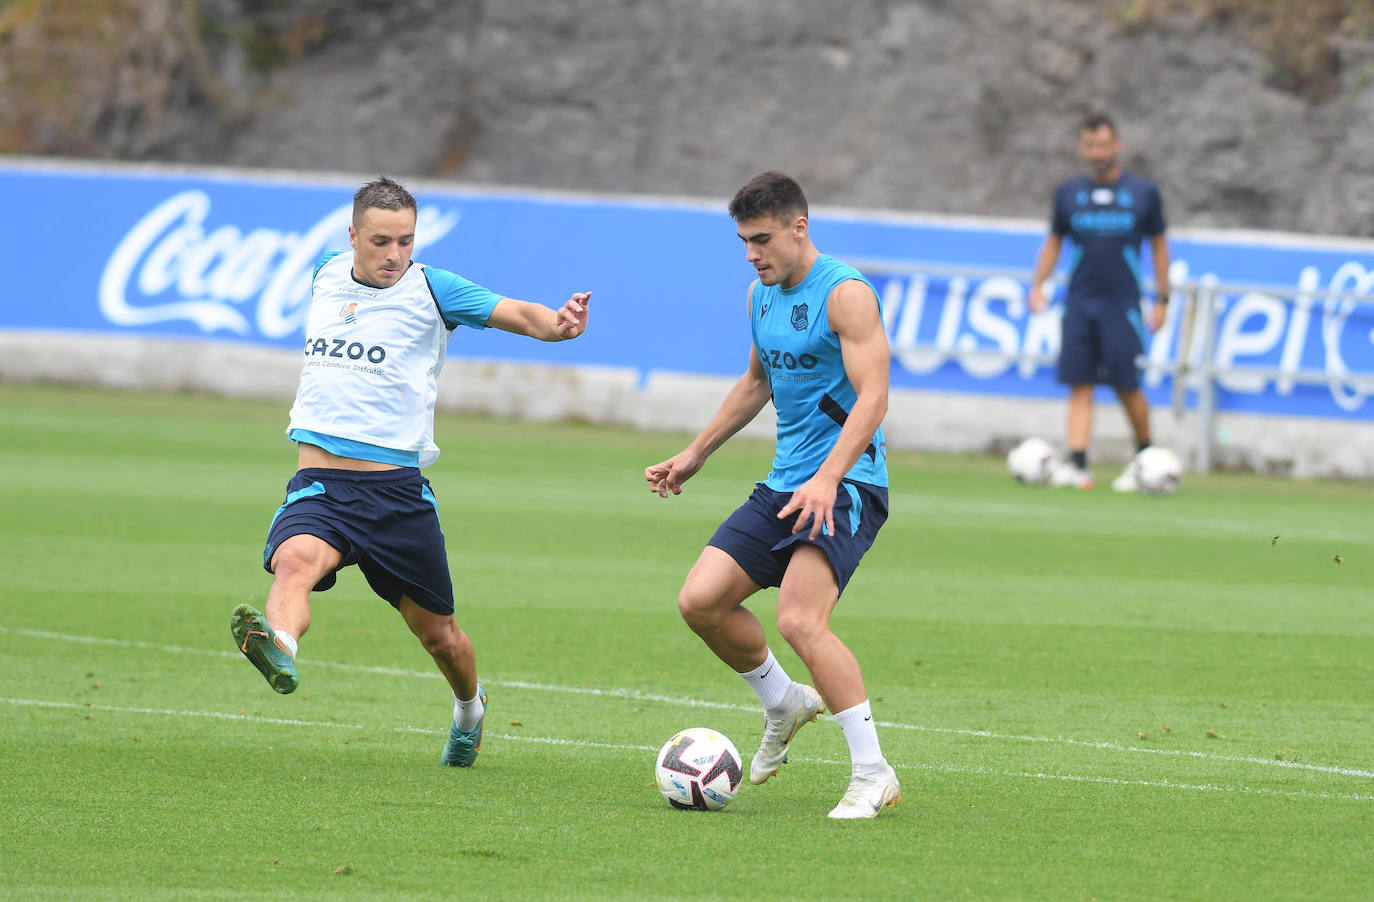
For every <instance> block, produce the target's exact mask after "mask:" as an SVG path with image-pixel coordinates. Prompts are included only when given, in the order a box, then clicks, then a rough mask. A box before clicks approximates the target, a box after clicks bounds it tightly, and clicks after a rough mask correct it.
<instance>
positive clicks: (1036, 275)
mask: <svg viewBox="0 0 1374 902" xmlns="http://www.w3.org/2000/svg"><path fill="white" fill-rule="evenodd" d="M1063 245H1064V236H1063V235H1059V234H1056V233H1054V232H1051V233H1050V234H1048V235H1046V236H1045V243H1044V244H1042V245H1040V253H1039V255H1038V256H1036V258H1035V269H1034V271H1032V273H1031V280H1030V298H1029V300H1030V308H1031V312H1032V313H1039V312H1040V311H1042V310H1044V309H1045V308H1046V307H1048V306H1049V304H1050V302H1049V299H1048V298H1046V297H1045V280H1046V279H1048V278H1049V277H1050V273H1051V272H1053V271H1054V264H1056V263H1058V262H1059V251H1060V249H1061V248H1062V247H1063Z"/></svg>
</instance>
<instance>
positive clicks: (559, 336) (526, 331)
mask: <svg viewBox="0 0 1374 902" xmlns="http://www.w3.org/2000/svg"><path fill="white" fill-rule="evenodd" d="M591 299H592V293H591V292H590V291H578V292H575V293H574V294H573V296H572V297H570V298H569V299H568V300H567V301H566V302H564V304H563V306H562V307H559V308H558V309H557V310H553V309H551V308H549V307H546V306H544V305H543V304H534V303H531V302H530V301H520V300H516V299H515V298H502V299H501V300H500V302H499V303H497V305H496V308H495V309H494V310H492V311H491V316H489V317H488V318H487V325H488V326H491V327H493V328H496V329H500V330H501V331H503V332H514V333H515V334H516V335H528V336H529V337H530V338H537V339H539V340H540V341H567V340H568V339H570V338H576V337H577V336H579V335H581V334H582V333H583V332H586V331H587V315H588V311H589V309H590V307H591Z"/></svg>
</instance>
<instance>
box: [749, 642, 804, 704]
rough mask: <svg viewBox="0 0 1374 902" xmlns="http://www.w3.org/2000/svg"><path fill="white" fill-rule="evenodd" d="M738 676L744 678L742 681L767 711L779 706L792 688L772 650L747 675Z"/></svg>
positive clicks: (789, 679) (790, 679)
mask: <svg viewBox="0 0 1374 902" xmlns="http://www.w3.org/2000/svg"><path fill="white" fill-rule="evenodd" d="M740 676H742V677H744V681H745V682H746V683H748V684H749V686H750V688H752V689H753V690H754V693H755V694H756V695H758V697H759V701H761V702H763V707H764V708H766V709H768V710H769V711H772V710H774V709H775V708H777V707H778V706H780V705H781V704H782V700H783V699H784V698H786V696H787V690H789V689H791V688H792V678H791V677H789V676H788V675H787V672H786V671H785V670H783V669H782V665H781V664H779V663H778V659H777V658H775V657H773V650H772V649H769V650H768V657H767V658H765V659H764V661H763V663H762V664H760V665H759V666H758V667H755V668H754V669H753V670H751V671H749V672H748V673H741V674H740Z"/></svg>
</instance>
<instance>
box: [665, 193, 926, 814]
mask: <svg viewBox="0 0 1374 902" xmlns="http://www.w3.org/2000/svg"><path fill="white" fill-rule="evenodd" d="M730 215H731V216H732V217H733V218H734V220H735V222H736V225H737V232H738V234H739V237H740V240H742V241H743V242H744V247H745V253H746V255H747V257H748V260H749V262H750V263H751V264H752V265H753V267H754V270H755V271H756V272H757V273H758V279H757V281H755V282H754V283H752V284H751V285H750V286H749V297H748V307H747V312H748V317H749V324H750V327H751V331H752V334H753V340H754V341H753V346H752V347H751V348H750V351H749V364H748V369H747V370H746V371H745V373H744V375H743V376H741V377H740V378H739V381H737V382H736V383H735V386H734V388H732V389H731V390H730V393H729V394H728V395H727V396H726V398H725V401H724V402H723V403H722V404H721V406H720V409H719V410H718V411H717V412H716V414H715V416H713V417H712V418H711V421H710V422H709V423H707V424H706V427H705V428H704V429H702V431H701V433H700V434H698V435H697V437H696V438H695V439H694V440H693V441H692V443H691V444H689V445H688V446H687V447H686V448H685V449H683V450H682V451H680V452H679V453H677V454H676V455H674V456H673V457H670V458H669V459H667V460H665V461H663V462H661V463H657V464H654V465H652V466H650V467H646V468H645V470H644V477H645V479H647V480H648V482H649V489H650V491H653V492H655V493H657V494H658V495H659V496H660V497H663V498H666V497H668V494H669V493H670V492H671V493H672V494H674V495H676V494H680V493H681V491H682V484H683V483H684V482H686V481H687V480H688V479H690V478H691V477H692V476H693V475H694V474H695V473H696V472H697V471H698V470H700V469H701V467H702V465H703V464H705V463H706V458H707V457H709V456H710V455H711V454H712V453H713V452H715V450H716V449H717V448H719V447H720V446H721V445H722V444H724V443H725V441H726V440H727V439H729V438H730V436H732V435H734V434H735V433H736V432H738V431H739V430H740V429H741V428H743V427H744V426H745V425H746V424H747V423H749V422H750V421H752V420H753V419H754V417H756V416H758V414H759V413H760V412H761V411H762V410H763V407H764V405H765V404H767V403H768V402H769V401H770V400H771V401H772V402H773V406H774V407H775V408H776V409H777V412H778V442H777V451H776V453H775V455H774V458H773V468H772V471H771V472H770V473H769V474H768V478H767V479H766V480H765V481H764V482H760V483H758V484H757V485H755V487H754V491H753V493H752V494H751V495H750V496H749V499H748V500H747V501H746V502H745V503H744V504H743V505H741V506H740V507H739V508H738V509H737V510H735V511H734V513H732V514H730V516H729V517H727V518H726V520H725V522H724V523H722V524H721V525H720V528H719V529H717V530H716V532H715V534H714V535H713V536H712V537H711V538H710V540H709V541H708V542H707V546H706V548H705V549H704V550H703V551H702V552H701V556H700V557H699V558H697V562H696V564H695V565H694V566H693V567H692V569H691V571H690V572H689V573H688V574H687V579H686V582H684V583H683V586H682V590H681V592H679V594H678V602H677V603H678V610H679V611H680V612H681V614H682V617H683V619H684V620H686V621H687V625H688V626H690V627H691V628H692V630H693V632H695V633H696V634H697V635H698V636H700V637H701V639H702V640H703V641H704V642H705V643H706V645H707V646H708V647H709V648H710V649H711V651H713V652H715V654H716V656H717V657H719V658H720V659H721V660H722V661H724V662H725V663H726V664H728V665H729V666H730V667H731V668H733V669H734V670H735V672H736V673H738V674H739V675H740V676H741V677H743V678H744V680H745V682H746V683H748V684H749V686H750V687H751V688H752V689H753V690H754V692H755V693H756V694H757V695H758V697H759V702H760V703H761V704H762V705H763V708H764V729H763V740H762V742H761V743H760V745H759V750H758V752H756V753H755V755H754V758H753V760H752V761H751V762H750V765H749V780H750V782H753V783H763V782H765V781H767V780H768V779H769V778H770V777H772V776H773V775H774V774H775V773H777V772H778V768H780V767H781V766H782V765H783V763H784V762H785V761H786V760H787V753H788V750H789V748H790V747H791V744H792V739H793V737H794V736H795V735H796V733H797V731H798V730H800V729H801V728H802V727H803V726H804V725H806V724H807V723H810V722H811V721H814V720H815V719H816V715H818V714H820V713H822V712H823V711H824V710H825V708H824V706H825V705H829V706H830V710H831V711H834V712H836V713H835V721H836V722H837V723H838V724H839V725H840V728H841V729H842V730H843V731H844V737H845V739H846V740H847V741H848V743H849V756H850V765H851V767H850V780H849V788H848V790H847V791H846V792H845V794H844V797H843V798H842V799H841V800H840V803H839V804H838V805H836V806H835V808H834V809H833V810H832V811H831V812H830V817H832V818H868V817H876V816H877V815H878V814H879V813H880V812H881V811H882V810H883V809H884V808H885V807H891V806H893V805H895V804H897V801H898V800H899V799H900V797H901V786H900V784H899V783H898V782H897V774H896V773H895V772H894V771H893V769H892V767H891V766H890V765H889V764H888V763H887V759H885V758H884V757H883V753H882V749H881V747H880V746H879V744H878V733H877V730H876V729H875V727H874V723H873V711H872V709H871V708H870V706H869V702H868V696H867V692H866V690H865V688H864V680H863V674H862V672H861V671H860V669H859V662H858V660H857V659H856V658H855V657H854V654H853V653H852V652H851V651H850V650H849V649H848V647H846V646H845V644H844V643H843V642H841V641H840V639H839V637H837V636H836V635H835V634H834V633H833V632H831V630H830V613H831V611H833V610H834V608H835V605H836V603H837V602H838V601H839V598H840V593H842V592H843V591H844V588H845V586H846V584H847V583H848V582H849V578H850V577H851V576H852V575H853V574H854V570H855V568H857V567H858V565H859V560H860V558H862V557H863V555H864V552H866V551H867V550H868V549H869V547H870V546H871V545H872V544H873V540H874V538H875V537H876V536H877V534H878V529H879V527H881V526H882V524H883V523H884V522H885V521H886V520H887V450H886V447H885V444H884V442H883V430H882V421H883V416H884V415H885V414H886V413H887V392H888V372H889V370H890V369H891V365H892V364H891V356H890V354H889V352H888V346H887V334H886V332H884V330H883V322H882V306H881V302H880V301H879V299H878V295H877V292H875V291H874V290H873V286H872V285H871V284H869V282H868V280H867V279H865V278H864V277H863V276H862V275H861V274H860V273H859V271H858V270H856V269H854V268H853V267H852V266H848V265H847V264H844V263H841V262H840V261H838V260H836V259H835V258H833V257H829V256H827V255H825V254H822V253H820V252H819V251H818V250H817V249H816V246H815V245H814V244H813V243H812V242H811V236H810V231H809V226H808V219H807V216H808V212H807V204H806V196H805V195H804V194H803V193H802V189H801V186H800V185H798V184H797V183H796V182H795V181H794V180H793V179H792V178H790V177H789V176H787V175H784V174H783V173H780V172H764V173H761V174H759V175H757V176H755V177H754V178H753V179H751V180H750V181H749V182H748V183H746V184H745V185H744V187H743V188H741V189H740V190H739V191H738V192H737V193H736V194H735V197H734V199H733V200H731V201H730ZM764 586H777V587H778V632H780V633H781V634H782V636H783V638H784V639H786V640H787V642H788V644H789V645H791V646H792V649H793V650H794V651H795V652H796V653H797V655H798V657H800V658H801V659H802V663H803V664H805V665H806V668H807V670H808V671H810V674H811V680H812V682H814V683H815V686H816V688H814V689H813V688H812V687H811V686H807V685H803V684H801V683H797V682H794V681H793V680H792V679H791V678H790V677H789V676H788V675H787V673H786V672H785V671H784V670H783V667H782V665H781V664H780V663H779V662H778V660H777V658H775V657H774V656H773V652H772V651H771V650H770V649H769V648H768V643H767V640H766V637H765V634H764V631H763V626H762V625H761V624H760V623H759V621H758V618H757V617H755V616H754V615H753V613H751V612H750V611H749V609H748V608H746V607H744V601H745V600H746V599H747V598H749V597H750V596H751V595H753V594H754V593H755V592H758V591H759V590H760V589H761V588H762V587H764ZM817 690H819V692H817Z"/></svg>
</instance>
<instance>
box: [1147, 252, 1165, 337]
mask: <svg viewBox="0 0 1374 902" xmlns="http://www.w3.org/2000/svg"><path fill="white" fill-rule="evenodd" d="M1150 259H1151V260H1153V261H1154V265H1155V305H1154V306H1153V307H1151V308H1150V331H1151V332H1158V331H1159V330H1160V329H1161V328H1162V327H1163V326H1164V318H1165V316H1167V315H1168V313H1169V309H1168V303H1169V239H1167V238H1166V237H1164V233H1163V232H1160V233H1159V234H1158V235H1152V236H1150Z"/></svg>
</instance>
